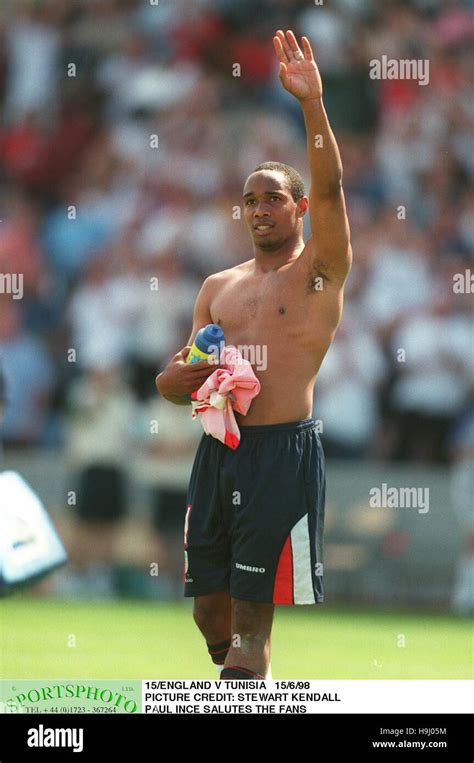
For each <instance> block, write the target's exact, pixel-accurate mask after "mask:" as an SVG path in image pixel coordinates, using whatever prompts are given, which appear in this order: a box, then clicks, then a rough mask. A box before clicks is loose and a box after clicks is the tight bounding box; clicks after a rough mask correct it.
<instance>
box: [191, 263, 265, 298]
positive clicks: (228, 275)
mask: <svg viewBox="0 0 474 763" xmlns="http://www.w3.org/2000/svg"><path fill="white" fill-rule="evenodd" d="M253 264H254V260H247V261H246V262H241V263H240V264H239V265H235V266H234V267H233V268H227V269H226V270H220V271H219V272H218V273H212V275H210V276H208V277H207V278H206V279H205V281H204V283H203V288H204V287H206V288H207V289H209V291H212V290H213V289H214V288H217V287H222V286H224V285H225V284H227V283H230V282H232V281H235V280H237V279H239V278H241V277H242V276H245V275H247V274H248V273H250V272H251V270H252V268H253Z"/></svg>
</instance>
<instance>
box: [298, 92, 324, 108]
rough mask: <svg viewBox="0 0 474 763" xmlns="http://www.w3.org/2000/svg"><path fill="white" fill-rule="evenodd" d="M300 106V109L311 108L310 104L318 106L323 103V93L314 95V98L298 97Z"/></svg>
mask: <svg viewBox="0 0 474 763" xmlns="http://www.w3.org/2000/svg"><path fill="white" fill-rule="evenodd" d="M298 100H299V102H300V106H301V108H302V109H304V108H311V107H312V106H320V105H322V103H323V95H322V93H321V95H318V96H316V97H315V98H299V99H298Z"/></svg>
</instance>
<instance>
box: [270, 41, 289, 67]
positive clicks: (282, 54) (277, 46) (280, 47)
mask: <svg viewBox="0 0 474 763" xmlns="http://www.w3.org/2000/svg"><path fill="white" fill-rule="evenodd" d="M273 45H274V46H275V51H276V54H277V56H278V58H279V60H280V62H281V63H285V61H288V59H287V57H286V53H285V51H284V50H283V45H282V44H281V40H280V38H279V37H277V36H276V35H275V37H274V38H273Z"/></svg>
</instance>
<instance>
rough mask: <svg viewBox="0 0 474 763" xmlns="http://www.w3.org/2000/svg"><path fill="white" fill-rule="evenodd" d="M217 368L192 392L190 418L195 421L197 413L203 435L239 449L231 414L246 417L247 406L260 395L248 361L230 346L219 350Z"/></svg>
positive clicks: (238, 436)
mask: <svg viewBox="0 0 474 763" xmlns="http://www.w3.org/2000/svg"><path fill="white" fill-rule="evenodd" d="M220 365H221V367H220V368H216V370H215V371H214V373H212V374H211V375H210V376H209V377H208V378H207V379H206V381H205V382H204V384H203V385H202V386H201V387H199V389H198V390H197V391H196V392H193V394H192V408H193V414H192V415H193V419H195V418H196V416H197V415H198V414H199V413H200V414H201V424H202V426H203V428H204V431H205V433H206V434H210V435H212V437H216V438H217V439H218V440H220V441H221V442H223V443H224V445H227V446H228V447H229V448H232V450H235V449H236V448H238V447H239V443H240V430H239V427H238V426H237V422H236V420H235V416H234V411H236V412H237V413H241V414H243V415H244V416H246V415H247V411H248V409H249V407H250V403H251V402H252V400H253V398H254V397H256V396H257V395H258V393H259V392H260V382H259V380H258V379H257V377H256V376H255V374H254V372H253V368H252V366H251V364H250V363H249V361H248V360H244V358H243V357H242V355H241V353H240V352H239V350H238V349H237V348H236V347H233V346H232V345H228V346H226V347H224V348H223V350H222V353H221V360H220Z"/></svg>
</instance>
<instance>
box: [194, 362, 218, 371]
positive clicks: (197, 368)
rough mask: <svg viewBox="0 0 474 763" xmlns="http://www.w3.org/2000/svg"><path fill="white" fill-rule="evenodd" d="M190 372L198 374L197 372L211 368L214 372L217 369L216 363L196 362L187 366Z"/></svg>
mask: <svg viewBox="0 0 474 763" xmlns="http://www.w3.org/2000/svg"><path fill="white" fill-rule="evenodd" d="M189 368H190V371H192V372H194V373H196V374H197V373H198V371H206V370H207V369H208V368H212V370H213V371H214V370H215V369H216V368H217V364H216V363H209V362H208V361H207V360H198V362H197V363H190V364H189Z"/></svg>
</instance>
